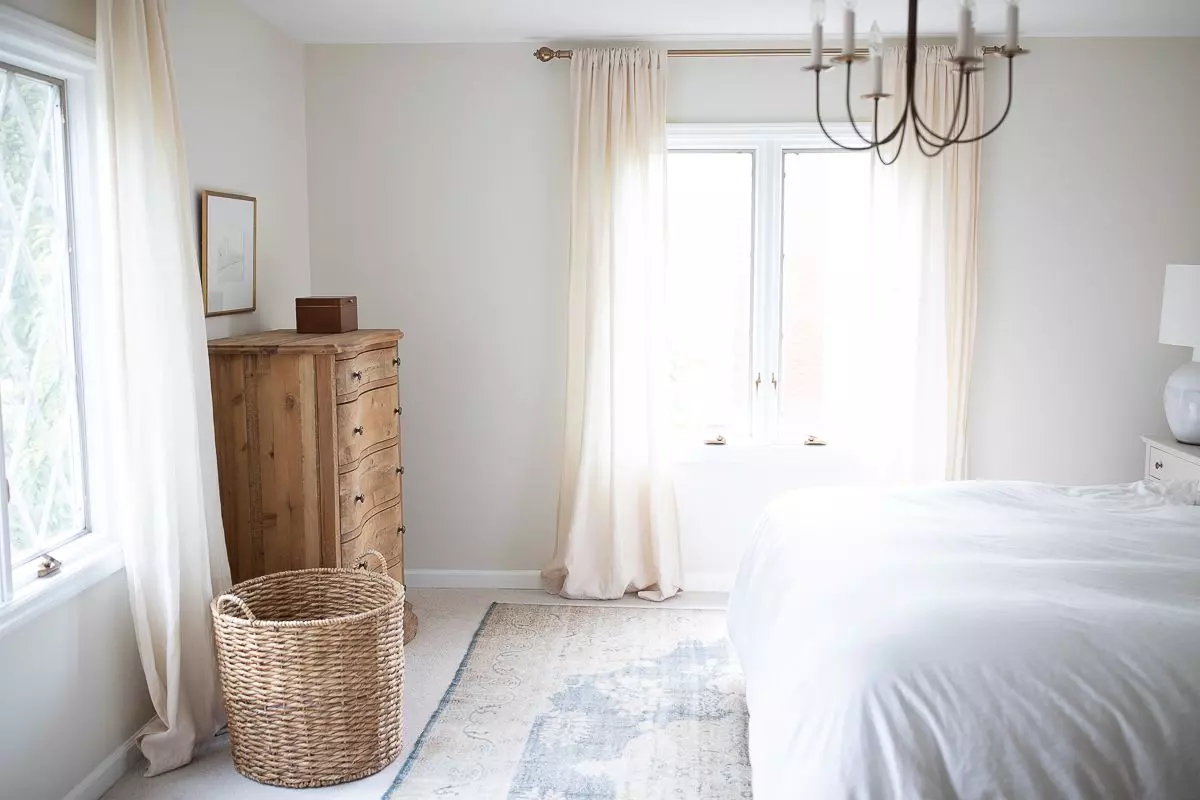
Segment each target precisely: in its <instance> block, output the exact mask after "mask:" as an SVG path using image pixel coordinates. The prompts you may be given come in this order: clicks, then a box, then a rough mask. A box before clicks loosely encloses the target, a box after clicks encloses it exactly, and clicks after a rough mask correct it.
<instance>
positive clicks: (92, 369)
mask: <svg viewBox="0 0 1200 800" xmlns="http://www.w3.org/2000/svg"><path fill="white" fill-rule="evenodd" d="M0 61H2V62H4V63H7V64H10V65H12V66H14V67H17V68H18V69H22V70H27V71H30V72H33V73H36V74H37V76H38V77H43V76H44V77H49V78H51V79H54V80H60V81H62V82H63V85H64V89H63V94H62V105H63V111H64V114H65V117H66V122H65V141H64V150H65V152H64V159H65V172H66V179H67V181H68V187H67V189H68V191H67V194H68V205H67V213H68V214H70V216H71V223H72V224H71V226H70V231H69V239H68V248H69V253H70V255H71V259H70V262H71V263H70V269H71V271H72V276H71V278H72V280H71V301H72V305H73V308H72V312H73V314H72V318H73V324H74V334H75V341H74V346H75V351H74V356H75V362H76V391H77V393H78V394H79V396H80V397H79V403H80V436H81V440H82V442H81V450H82V458H83V464H82V469H83V472H82V475H83V477H84V480H85V529H84V530H83V531H81V532H80V533H79V534H77V535H76V536H74V537H72V538H71V539H69V540H66V541H63V540H60V541H58V542H57V543H55V544H54V546H53V547H51V548H50V549H49V551H48V552H49V554H50V555H53V556H54V557H55V558H56V559H58V560H60V561H61V562H62V567H61V568H60V570H59V571H58V572H57V573H55V574H54V575H53V576H52V577H48V578H44V579H39V578H38V577H37V566H38V563H37V562H38V557H37V556H35V557H34V558H32V559H23V560H22V563H20V564H13V563H12V561H11V556H12V553H11V550H10V548H9V547H8V546H7V536H8V534H7V532H5V533H4V536H5V537H6V538H5V542H6V546H5V547H0V551H2V552H0V635H3V634H4V633H6V632H8V631H9V630H11V629H13V628H15V627H16V626H17V625H19V624H21V623H23V622H24V621H26V620H28V619H31V618H33V617H35V616H37V615H38V614H40V613H42V612H43V611H45V610H48V609H49V608H52V607H54V606H56V605H58V604H59V603H61V602H63V601H65V600H66V599H68V598H70V597H73V596H75V595H76V594H78V593H79V592H81V591H83V590H85V589H86V588H88V587H89V586H91V585H93V584H95V583H96V582H98V581H100V580H103V579H104V578H106V577H107V576H109V575H111V574H113V573H114V572H116V571H118V570H119V569H121V567H122V564H123V559H122V557H121V551H120V547H119V546H118V545H117V544H116V542H115V541H114V539H113V538H112V537H111V535H109V534H107V533H106V532H104V531H102V530H98V528H99V527H101V526H100V525H98V524H97V520H102V519H105V516H104V508H103V499H104V497H105V494H106V492H105V491H104V486H103V483H104V481H105V476H104V474H103V470H101V469H98V468H97V466H98V465H97V464H96V462H95V458H96V457H97V456H98V455H99V454H100V453H103V452H104V445H103V435H104V432H103V428H104V426H103V425H101V424H98V423H97V420H102V419H103V402H102V393H101V392H99V391H96V389H97V388H98V387H101V386H102V385H103V381H104V379H105V371H106V369H107V364H106V357H105V353H104V352H103V344H102V337H101V336H99V335H98V334H100V333H101V331H102V330H103V328H102V324H101V318H102V316H103V314H104V309H103V306H104V297H105V292H104V286H103V282H102V279H101V274H100V263H101V253H100V244H99V237H98V230H99V218H98V215H99V207H98V204H97V195H98V184H99V180H98V178H99V173H98V171H97V167H98V166H99V165H100V164H101V163H102V162H101V160H100V159H99V158H98V155H97V154H98V144H99V136H98V128H97V125H96V121H97V120H96V108H97V106H96V103H97V99H98V97H99V94H98V89H99V71H98V68H97V61H96V46H95V43H94V42H93V41H91V40H90V39H87V38H85V37H82V36H79V35H78V34H75V33H72V32H70V31H67V30H65V29H63V28H60V27H58V26H57V25H53V24H51V23H49V22H46V21H44V20H41V19H39V18H37V17H34V16H32V15H30V14H27V13H25V12H22V11H19V10H17V9H14V8H12V7H9V6H3V5H0ZM81 298H89V301H88V302H86V303H83V302H80V300H81ZM89 421H90V422H91V423H92V424H88V422H89ZM0 446H2V445H0ZM0 460H2V459H0ZM2 469H3V466H0V470H2ZM2 501H3V502H7V495H6V493H5V496H4V497H3V498H2ZM3 516H4V518H5V519H7V514H5V515H3ZM5 524H6V523H5ZM38 552H39V553H41V552H43V550H40V549H39V551H38Z"/></svg>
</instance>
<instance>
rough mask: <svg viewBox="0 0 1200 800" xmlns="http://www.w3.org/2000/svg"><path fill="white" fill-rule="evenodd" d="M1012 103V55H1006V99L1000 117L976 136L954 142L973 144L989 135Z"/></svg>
mask: <svg viewBox="0 0 1200 800" xmlns="http://www.w3.org/2000/svg"><path fill="white" fill-rule="evenodd" d="M1012 103H1013V56H1008V100H1007V101H1006V102H1005V103H1004V113H1003V114H1001V115H1000V119H998V120H996V124H995V125H993V126H992V127H990V128H988V129H987V130H986V131H984V132H983V133H981V134H979V135H978V136H972V137H971V138H969V139H959V140H958V141H957V142H956V144H974V143H975V142H981V141H983V140H984V139H986V138H987V137H989V136H991V135H992V134H993V133H995V132H996V131H997V130H998V129H999V128H1000V126H1001V125H1003V124H1004V120H1006V119H1008V112H1009V111H1012Z"/></svg>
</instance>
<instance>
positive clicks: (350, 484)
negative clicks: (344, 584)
mask: <svg viewBox="0 0 1200 800" xmlns="http://www.w3.org/2000/svg"><path fill="white" fill-rule="evenodd" d="M402 337H403V334H402V333H401V332H400V331H395V330H362V331H354V332H352V333H336V334H298V333H296V332H295V331H268V332H266V333H256V334H251V335H248V336H236V337H233V338H230V339H216V340H214V341H211V342H209V343H208V355H209V369H210V372H211V375H212V393H213V418H214V423H215V428H216V440H217V470H218V473H219V478H220V485H221V513H222V519H223V521H224V523H225V541H226V544H227V546H228V549H229V562H230V569H231V570H232V573H233V579H234V581H243V580H246V579H248V578H254V577H257V576H259V575H264V574H267V573H270V572H279V571H282V570H289V569H306V568H309V567H337V566H349V565H352V564H354V563H355V562H356V561H357V560H358V558H359V556H361V555H362V554H363V553H364V552H366V551H367V550H378V551H379V552H381V553H383V554H384V556H385V557H386V558H387V560H388V572H389V573H390V574H391V576H392V577H393V578H395V579H396V580H398V581H400V582H401V583H403V582H404V532H405V529H404V498H403V475H404V462H403V460H402V458H401V447H400V419H401V414H402V413H403V409H402V408H401V406H400V395H399V377H398V376H399V365H400V359H399V355H398V353H397V345H398V343H399V341H400V339H401V338H402ZM406 612H407V613H406V614H405V639H406V640H408V639H411V638H412V636H413V635H414V634H415V633H416V617H415V616H412V614H411V606H410V605H408V604H406Z"/></svg>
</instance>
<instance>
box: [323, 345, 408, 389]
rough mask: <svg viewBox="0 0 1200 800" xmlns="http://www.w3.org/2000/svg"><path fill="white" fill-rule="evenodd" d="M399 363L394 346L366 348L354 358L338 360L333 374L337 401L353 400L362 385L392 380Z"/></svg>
mask: <svg viewBox="0 0 1200 800" xmlns="http://www.w3.org/2000/svg"><path fill="white" fill-rule="evenodd" d="M399 364H400V361H399V359H398V358H397V357H396V348H394V347H389V348H387V349H385V350H368V351H367V352H365V353H360V354H358V355H357V356H355V357H354V358H350V359H346V360H344V361H338V362H337V366H336V367H335V374H334V382H335V383H336V390H337V395H338V401H339V402H345V401H346V400H353V399H354V398H355V397H357V396H358V394H359V392H361V391H362V389H363V388H364V387H367V386H370V385H371V384H373V383H378V382H380V381H387V380H392V379H393V378H395V377H396V369H397V366H398V365H399Z"/></svg>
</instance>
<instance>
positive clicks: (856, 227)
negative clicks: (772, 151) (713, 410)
mask: <svg viewBox="0 0 1200 800" xmlns="http://www.w3.org/2000/svg"><path fill="white" fill-rule="evenodd" d="M783 174H784V184H783V185H784V198H783V252H784V259H783V289H782V291H783V295H782V320H781V341H780V348H781V349H780V371H781V372H780V376H779V377H780V383H779V436H780V438H782V439H785V440H797V439H803V438H804V437H805V436H809V435H814V436H819V437H820V436H827V435H829V425H830V423H831V419H830V415H831V412H832V411H835V410H836V409H835V408H834V406H835V405H836V403H832V402H831V394H830V391H829V388H830V382H831V377H833V375H834V371H835V370H837V369H839V368H843V367H844V368H853V369H870V365H869V364H863V363H860V362H859V360H858V359H857V358H855V359H854V360H853V363H851V364H847V363H845V362H846V361H847V359H845V358H839V355H838V354H839V352H842V351H843V350H844V348H842V347H841V343H843V342H844V341H845V337H844V336H842V335H841V333H842V326H840V317H839V314H838V311H837V310H838V309H839V308H843V309H845V308H846V306H845V304H846V303H854V302H855V298H854V293H855V286H854V285H853V283H854V279H853V275H854V274H855V271H854V270H853V269H847V267H849V266H850V265H851V263H852V261H853V260H854V259H858V258H861V257H862V253H863V252H864V244H865V243H864V242H863V238H864V237H863V235H862V234H863V229H864V226H863V221H864V216H863V214H864V212H862V211H861V209H863V208H864V204H865V203H866V202H867V198H868V197H869V192H870V187H871V161H870V158H869V157H866V156H863V155H861V154H853V153H823V152H803V151H801V152H788V153H785V154H784V157H783ZM856 210H859V211H857V212H856ZM843 316H844V317H845V318H847V319H848V318H850V317H851V316H852V315H843Z"/></svg>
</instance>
